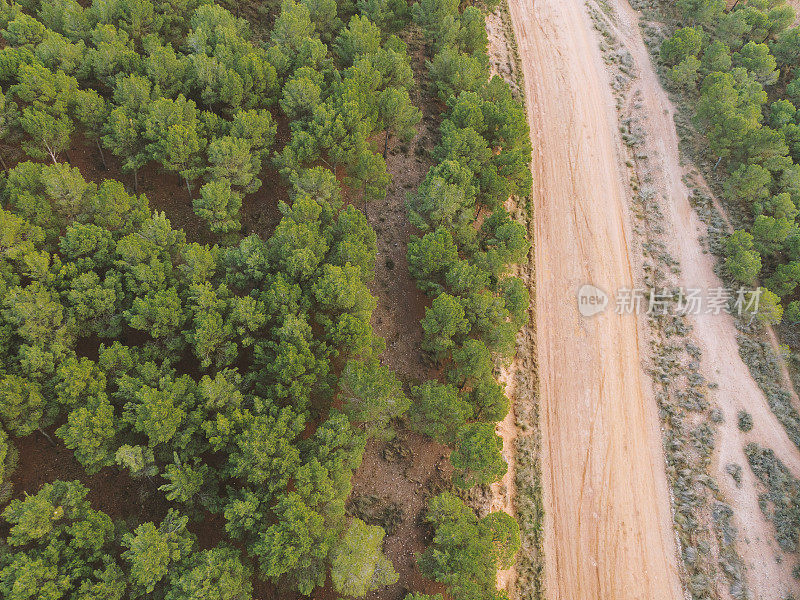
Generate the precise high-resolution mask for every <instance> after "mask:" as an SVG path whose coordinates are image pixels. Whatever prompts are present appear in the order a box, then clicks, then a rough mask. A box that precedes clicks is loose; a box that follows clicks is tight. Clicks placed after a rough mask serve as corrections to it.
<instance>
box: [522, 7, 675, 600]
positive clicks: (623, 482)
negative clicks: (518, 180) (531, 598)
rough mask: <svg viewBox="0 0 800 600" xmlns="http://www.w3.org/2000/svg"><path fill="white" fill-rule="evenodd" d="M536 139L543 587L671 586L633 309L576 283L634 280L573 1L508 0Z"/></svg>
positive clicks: (657, 590)
mask: <svg viewBox="0 0 800 600" xmlns="http://www.w3.org/2000/svg"><path fill="white" fill-rule="evenodd" d="M509 8H510V12H511V16H512V21H513V24H514V30H515V34H516V38H517V43H518V46H519V52H520V56H521V58H522V64H523V70H524V76H525V85H526V100H527V109H528V115H529V120H530V124H531V138H532V142H533V148H534V156H533V174H534V182H535V183H534V200H535V207H536V222H535V239H536V273H537V277H536V279H537V282H536V293H537V307H538V314H537V345H538V353H539V354H538V361H539V364H538V366H539V370H540V373H541V383H540V393H541V434H542V452H543V456H542V460H543V468H542V471H543V497H544V505H545V512H546V516H545V552H546V573H545V580H546V581H545V585H546V589H547V593H548V596H549V598H550V599H551V600H562V599H563V600H582V599H586V600H597V599H600V598H603V599H605V598H609V599H610V598H613V599H615V600H627V599H642V600H661V599H678V598H682V593H681V588H680V583H679V576H678V570H677V566H676V551H675V543H674V536H673V530H672V522H671V516H670V511H669V496H668V491H667V484H666V479H665V475H664V463H663V456H662V454H661V439H660V432H659V428H658V415H657V412H656V408H655V402H654V400H653V398H652V397H651V395H650V391H649V387H648V386H647V382H646V381H645V376H644V374H643V371H642V366H641V359H642V355H641V352H640V339H639V332H638V330H637V321H636V319H634V318H631V317H623V316H618V315H615V314H614V311H613V307H610V309H609V310H607V311H606V313H605V314H602V315H597V316H595V317H592V318H591V319H585V318H583V317H582V316H581V315H580V314H579V312H578V310H577V304H576V293H577V290H578V289H579V288H580V287H581V286H582V285H583V284H586V283H592V284H594V285H597V286H598V287H600V288H601V289H603V290H605V291H606V292H610V293H613V292H614V291H616V290H617V289H619V288H621V287H631V286H632V284H633V280H634V270H633V267H632V262H633V261H632V257H631V256H630V248H629V244H628V239H629V235H630V227H629V221H628V214H627V201H626V189H625V184H624V183H623V182H624V181H625V178H624V177H623V176H622V171H621V166H620V164H619V159H618V156H619V155H618V153H617V149H618V148H619V144H620V142H619V139H618V135H617V131H616V114H615V113H614V109H613V99H612V97H611V93H610V87H609V81H608V78H607V75H606V73H605V69H604V67H603V64H602V61H601V58H600V51H599V48H598V45H597V40H596V39H595V37H594V35H593V32H592V29H591V24H590V22H589V19H588V17H587V16H586V14H585V12H584V7H583V2H582V0H537V2H536V6H535V8H534V6H533V2H532V0H510V1H509Z"/></svg>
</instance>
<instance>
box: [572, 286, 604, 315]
mask: <svg viewBox="0 0 800 600" xmlns="http://www.w3.org/2000/svg"><path fill="white" fill-rule="evenodd" d="M607 306H608V294H606V293H605V292H604V291H603V290H601V289H600V288H599V287H595V286H593V285H589V284H586V285H584V286H583V287H581V289H579V290H578V312H580V313H581V314H582V315H583V316H584V317H592V316H594V315H596V314H598V313H601V312H603V311H604V310H605V309H606V307H607Z"/></svg>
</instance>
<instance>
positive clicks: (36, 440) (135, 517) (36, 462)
mask: <svg viewBox="0 0 800 600" xmlns="http://www.w3.org/2000/svg"><path fill="white" fill-rule="evenodd" d="M54 429H55V427H51V428H50V429H49V430H47V433H48V435H49V436H50V437H51V438H52V439H53V441H54V442H55V444H56V445H55V446H53V445H52V444H50V443H49V442H48V441H47V439H45V437H44V436H43V435H42V434H41V433H39V432H34V433H33V434H31V435H29V436H27V437H24V438H18V439H15V440H14V445H15V446H16V448H17V450H18V451H19V463H18V465H17V468H16V470H15V471H14V474H13V475H12V476H11V483H12V484H13V486H14V489H13V497H14V498H21V497H23V496H25V494H35V493H36V492H38V491H39V488H41V487H42V485H44V484H45V483H50V482H52V481H55V480H56V479H61V480H66V481H73V480H77V481H80V482H81V483H82V484H83V485H85V486H86V487H87V488H89V490H90V491H89V495H88V499H89V501H90V502H91V504H92V507H93V508H95V509H96V510H101V511H103V512H104V513H106V514H108V515H109V516H110V517H111V518H112V519H115V520H116V519H124V520H126V521H129V524H134V523H142V522H145V521H150V520H152V521H154V522H156V523H157V522H159V521H161V519H163V518H164V515H166V513H167V509H168V508H169V506H168V503H167V502H166V500H164V498H163V496H162V495H161V494H160V493H155V494H154V493H152V492H153V491H155V488H157V487H158V486H159V485H161V483H162V482H161V481H160V480H159V478H153V479H151V480H141V481H136V480H134V479H131V478H130V477H129V476H128V475H127V473H126V472H124V471H122V470H120V469H116V468H106V469H103V470H101V471H100V472H99V473H97V474H95V475H87V474H86V471H85V470H84V468H83V467H82V466H81V465H80V464H79V463H78V462H77V461H76V460H75V457H74V455H73V453H72V451H71V450H69V449H67V448H66V447H65V446H64V445H63V443H61V440H59V439H58V438H57V437H56V436H55V434H54V433H53V431H54Z"/></svg>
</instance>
